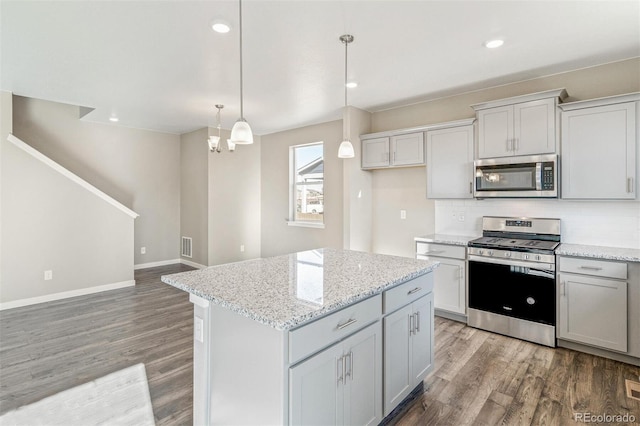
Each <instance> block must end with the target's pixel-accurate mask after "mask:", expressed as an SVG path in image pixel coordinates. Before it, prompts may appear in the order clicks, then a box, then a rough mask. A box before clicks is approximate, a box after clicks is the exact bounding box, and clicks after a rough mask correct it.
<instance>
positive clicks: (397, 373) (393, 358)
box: [383, 293, 433, 416]
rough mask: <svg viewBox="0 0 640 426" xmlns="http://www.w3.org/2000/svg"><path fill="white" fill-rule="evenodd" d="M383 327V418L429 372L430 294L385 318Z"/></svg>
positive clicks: (431, 344)
mask: <svg viewBox="0 0 640 426" xmlns="http://www.w3.org/2000/svg"><path fill="white" fill-rule="evenodd" d="M383 323H384V335H385V342H384V415H385V416H387V415H388V414H389V413H390V412H391V411H393V409H394V408H395V407H396V406H397V405H398V404H399V403H400V402H401V401H402V400H403V399H404V398H405V397H406V396H407V395H409V393H410V392H411V391H412V390H413V389H414V388H415V387H416V386H417V385H418V384H419V383H420V382H421V381H422V380H424V378H425V377H426V376H427V374H428V373H429V371H431V369H432V368H433V293H429V294H427V295H426V296H423V297H421V298H419V299H418V300H416V301H414V302H413V303H410V304H408V305H406V306H404V307H403V308H400V309H399V310H397V311H395V312H394V313H392V314H390V315H388V316H386V317H385V318H384V319H383Z"/></svg>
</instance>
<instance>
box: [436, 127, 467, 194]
mask: <svg viewBox="0 0 640 426" xmlns="http://www.w3.org/2000/svg"><path fill="white" fill-rule="evenodd" d="M427 198H473V125H469V126H461V127H454V128H451V129H440V130H432V131H429V132H427Z"/></svg>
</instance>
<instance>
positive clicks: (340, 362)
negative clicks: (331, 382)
mask: <svg viewBox="0 0 640 426" xmlns="http://www.w3.org/2000/svg"><path fill="white" fill-rule="evenodd" d="M336 376H337V377H338V384H340V383H342V384H344V355H343V356H341V357H340V358H338V359H337V362H336Z"/></svg>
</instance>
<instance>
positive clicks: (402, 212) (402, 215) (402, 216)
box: [400, 210, 407, 219]
mask: <svg viewBox="0 0 640 426" xmlns="http://www.w3.org/2000/svg"><path fill="white" fill-rule="evenodd" d="M406 218H407V211H406V210H400V219H406Z"/></svg>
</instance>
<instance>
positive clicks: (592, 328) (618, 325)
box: [558, 257, 628, 353]
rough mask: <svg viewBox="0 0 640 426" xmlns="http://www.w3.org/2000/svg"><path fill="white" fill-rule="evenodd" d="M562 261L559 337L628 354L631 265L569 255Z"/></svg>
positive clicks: (559, 279)
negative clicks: (629, 277)
mask: <svg viewBox="0 0 640 426" xmlns="http://www.w3.org/2000/svg"><path fill="white" fill-rule="evenodd" d="M559 262H560V273H559V274H558V282H559V284H558V286H559V293H560V294H559V298H558V301H559V303H558V305H559V314H560V315H559V318H558V338H560V339H566V340H570V341H573V342H578V343H584V344H587V345H591V346H596V347H600V348H604V349H610V350H614V351H618V352H625V353H626V352H627V337H628V334H627V308H628V299H627V281H626V278H627V265H626V264H625V263H621V262H605V261H594V260H587V259H576V258H565V257H561V258H560V260H559ZM607 275H609V276H607Z"/></svg>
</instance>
